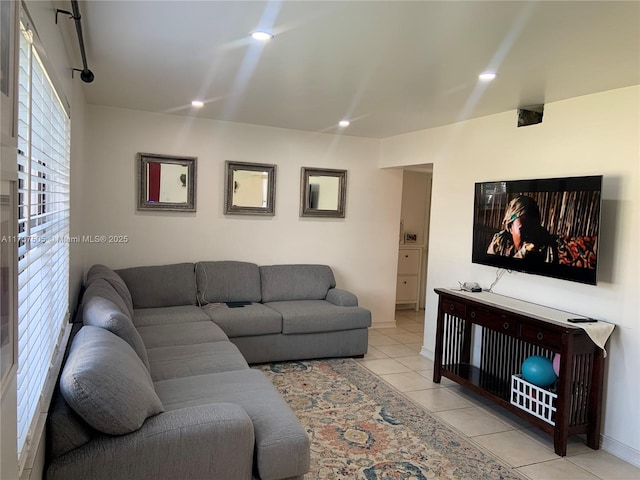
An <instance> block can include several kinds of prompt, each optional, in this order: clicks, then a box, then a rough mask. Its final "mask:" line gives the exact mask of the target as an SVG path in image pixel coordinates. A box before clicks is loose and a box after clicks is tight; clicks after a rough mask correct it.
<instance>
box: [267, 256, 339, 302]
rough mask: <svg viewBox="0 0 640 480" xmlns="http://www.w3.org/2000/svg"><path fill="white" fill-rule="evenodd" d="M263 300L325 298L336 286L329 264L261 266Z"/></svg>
mask: <svg viewBox="0 0 640 480" xmlns="http://www.w3.org/2000/svg"><path fill="white" fill-rule="evenodd" d="M260 281H261V285H262V302H263V303H267V302H279V301H282V300H323V299H324V298H325V297H326V296H327V292H328V291H329V289H330V288H333V287H335V286H336V280H335V278H334V277H333V272H332V271H331V268H330V267H328V266H327V265H265V266H261V267H260Z"/></svg>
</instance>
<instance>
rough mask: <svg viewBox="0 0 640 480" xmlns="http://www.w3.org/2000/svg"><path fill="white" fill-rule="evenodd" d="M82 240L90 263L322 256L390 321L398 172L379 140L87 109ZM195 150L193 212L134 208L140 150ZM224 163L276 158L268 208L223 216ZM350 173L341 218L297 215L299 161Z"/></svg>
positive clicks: (317, 259) (377, 317)
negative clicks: (94, 240)
mask: <svg viewBox="0 0 640 480" xmlns="http://www.w3.org/2000/svg"><path fill="white" fill-rule="evenodd" d="M85 133H86V138H85V146H86V152H87V156H86V159H85V160H86V161H85V165H84V184H85V185H84V188H85V195H84V199H83V204H84V207H85V209H86V221H85V222H84V224H83V230H84V231H83V232H82V233H84V234H85V235H107V236H109V235H127V236H128V237H129V242H128V243H124V244H108V243H105V244H85V245H84V247H85V250H86V263H85V267H86V268H88V267H89V266H90V265H91V264H93V263H103V264H106V265H109V266H111V267H113V268H122V267H130V266H135V265H153V264H167V263H172V262H183V261H198V260H241V261H248V262H254V263H257V264H262V265H265V264H274V263H323V264H328V265H330V266H331V267H332V268H333V270H334V273H335V276H336V281H337V283H338V286H340V287H343V288H346V289H348V290H351V291H353V292H354V293H355V294H356V295H357V296H358V299H359V301H360V304H361V305H362V306H365V307H367V308H370V309H371V310H372V313H373V321H374V322H393V321H394V306H395V278H396V261H397V244H398V228H399V223H398V219H399V215H400V200H401V186H402V172H401V171H394V170H381V169H380V168H378V158H379V145H380V142H379V141H378V140H371V139H362V138H354V137H340V136H336V135H326V134H310V133H306V132H298V131H292V130H284V129H277V128H267V127H259V126H252V125H240V124H232V123H225V122H218V121H212V120H204V119H193V118H187V117H180V116H173V115H164V114H151V113H145V112H139V111H133V110H125V109H116V108H106V107H98V106H88V107H87V112H86V123H85ZM137 152H148V153H163V154H169V155H185V156H195V157H198V172H197V196H198V198H197V208H198V211H197V212H196V213H163V212H138V211H136V207H135V205H136V202H135V198H136V197H135V186H136V178H135V176H136V173H135V172H136V163H135V162H136V153H137ZM225 160H232V161H245V162H257V163H266V164H276V165H277V178H276V204H275V206H276V208H275V212H276V213H275V216H274V217H259V216H258V217H256V216H246V215H228V216H225V215H224V214H223V205H224V204H223V202H224V184H225V182H224V179H225V170H224V162H225ZM303 166H305V167H318V168H338V169H346V170H347V171H348V185H347V203H346V218H344V219H318V218H300V217H299V202H300V169H301V167H303Z"/></svg>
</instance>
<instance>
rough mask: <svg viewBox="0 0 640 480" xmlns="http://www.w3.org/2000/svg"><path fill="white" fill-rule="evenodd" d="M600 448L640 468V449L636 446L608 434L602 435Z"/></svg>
mask: <svg viewBox="0 0 640 480" xmlns="http://www.w3.org/2000/svg"><path fill="white" fill-rule="evenodd" d="M600 448H602V450H604V451H605V452H607V453H610V454H611V455H613V456H614V457H618V458H620V459H621V460H624V461H625V462H627V463H630V464H631V465H634V466H635V467H638V468H640V451H638V450H636V449H635V448H631V447H630V446H629V445H625V444H624V443H622V442H619V441H618V440H614V439H613V438H611V437H607V436H606V435H601V437H600Z"/></svg>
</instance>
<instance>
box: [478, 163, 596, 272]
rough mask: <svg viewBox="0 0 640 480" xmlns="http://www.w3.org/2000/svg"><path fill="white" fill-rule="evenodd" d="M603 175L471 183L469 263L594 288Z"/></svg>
mask: <svg viewBox="0 0 640 480" xmlns="http://www.w3.org/2000/svg"><path fill="white" fill-rule="evenodd" d="M601 191H602V176H601V175H600V176H584V177H566V178H545V179H536V180H503V181H495V182H481V183H476V184H475V201H474V210H473V252H472V261H473V263H479V264H482V265H489V266H493V267H498V268H503V269H507V270H515V271H520V272H526V273H533V274H537V275H544V276H548V277H555V278H560V279H564V280H571V281H575V282H581V283H588V284H591V285H595V284H596V282H597V275H596V274H597V267H598V232H599V228H600V205H601Z"/></svg>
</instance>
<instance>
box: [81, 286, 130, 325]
mask: <svg viewBox="0 0 640 480" xmlns="http://www.w3.org/2000/svg"><path fill="white" fill-rule="evenodd" d="M93 297H99V298H104V299H106V300H109V301H110V302H111V303H113V304H114V305H115V306H116V307H117V308H118V310H119V311H120V312H122V313H124V314H125V315H130V314H129V309H128V308H127V304H126V302H125V301H124V300H123V299H122V297H121V296H120V295H119V294H118V292H116V290H115V288H113V285H111V284H110V283H109V282H108V281H106V280H105V279H103V278H99V279H95V280H93V281H92V282H91V284H90V285H89V286H88V287H87V289H86V290H85V291H84V293H83V294H82V305H81V309H80V312H79V314H80V315H81V316H80V318H83V317H84V307H85V305H86V303H87V302H88V301H89V300H90V299H91V298H93Z"/></svg>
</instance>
